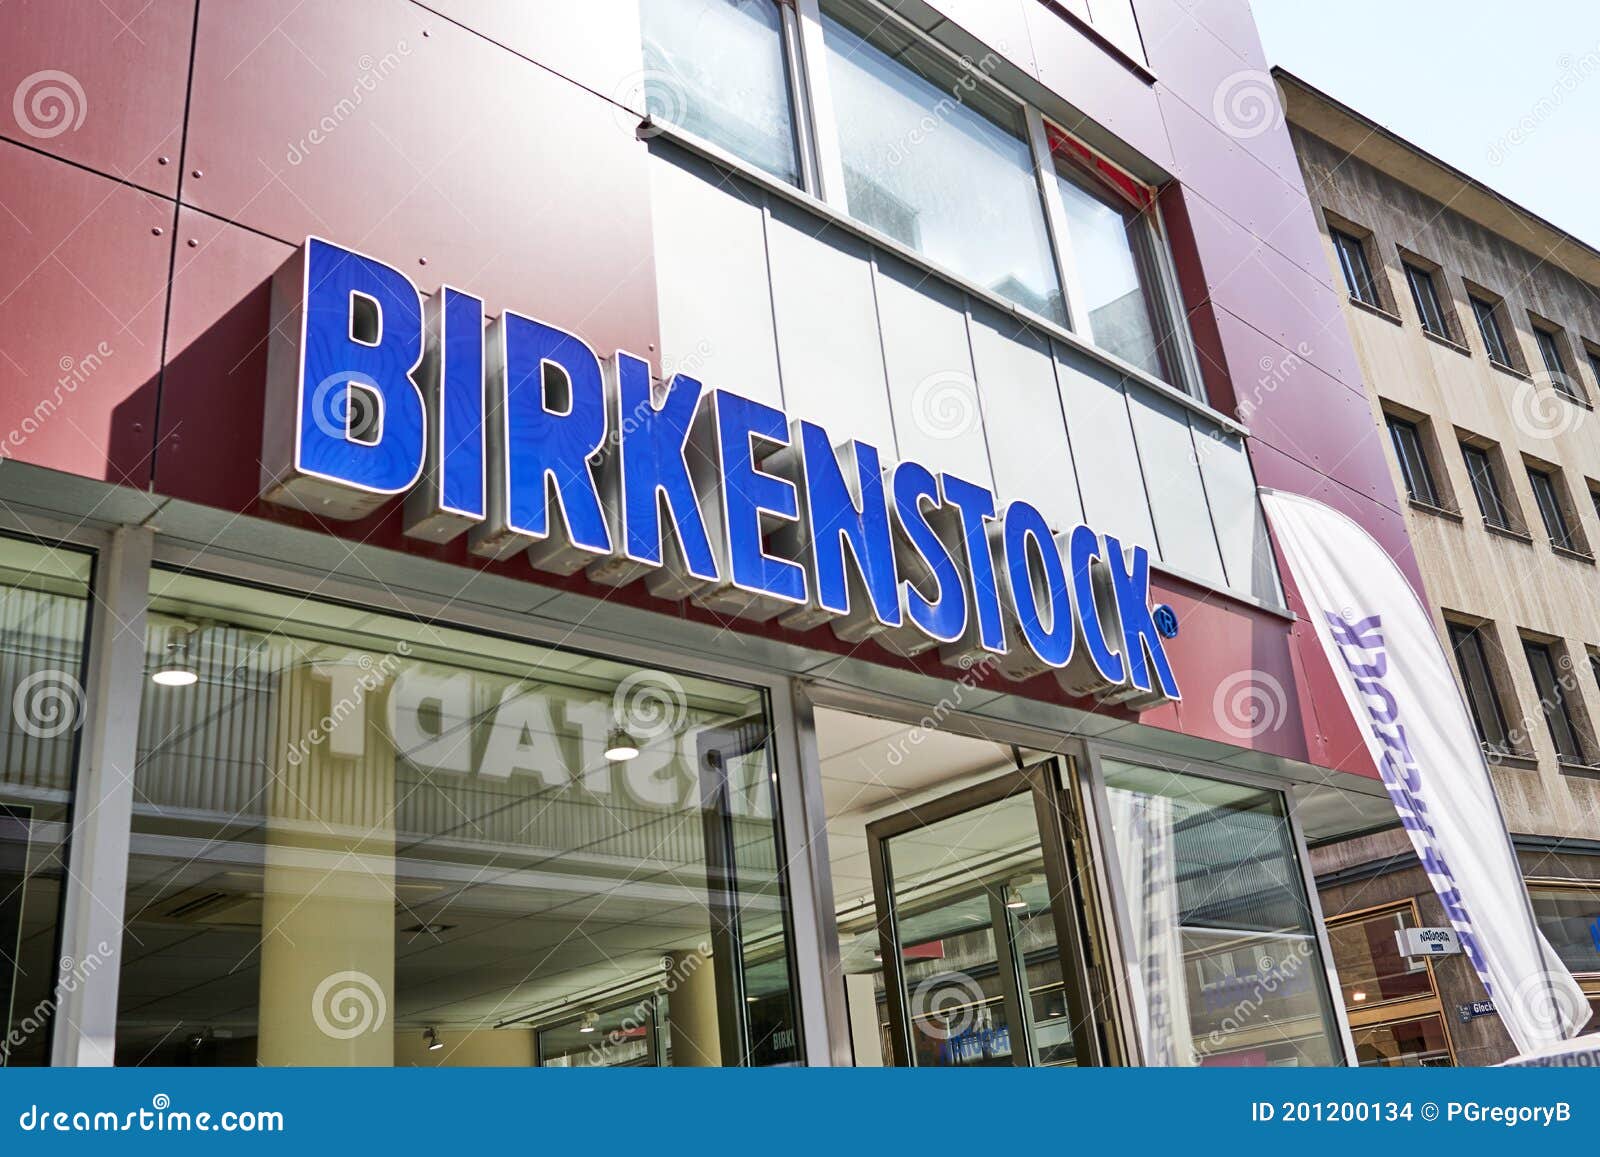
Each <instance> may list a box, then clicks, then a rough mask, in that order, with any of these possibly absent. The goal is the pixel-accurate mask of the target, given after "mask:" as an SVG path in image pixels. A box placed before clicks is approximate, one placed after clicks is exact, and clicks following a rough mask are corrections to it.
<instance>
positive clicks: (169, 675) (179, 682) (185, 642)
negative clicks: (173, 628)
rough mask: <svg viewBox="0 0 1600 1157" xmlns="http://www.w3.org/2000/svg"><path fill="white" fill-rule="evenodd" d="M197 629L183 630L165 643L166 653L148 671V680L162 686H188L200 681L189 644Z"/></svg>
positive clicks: (197, 632) (196, 633) (196, 634)
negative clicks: (153, 668) (155, 666)
mask: <svg viewBox="0 0 1600 1157" xmlns="http://www.w3.org/2000/svg"><path fill="white" fill-rule="evenodd" d="M199 633H200V632H199V631H198V630H190V631H184V632H183V633H182V634H181V635H179V636H178V637H177V638H175V639H173V640H171V641H170V642H168V643H167V653H166V656H165V658H164V659H163V660H162V662H161V665H160V666H159V667H157V668H156V669H155V670H154V671H152V672H150V681H151V682H152V683H155V684H158V685H159V686H162V687H190V686H193V685H194V684H195V683H198V682H199V681H200V673H199V672H198V671H196V670H195V667H194V659H193V658H192V657H191V656H190V654H189V645H190V642H191V641H192V640H194V639H195V638H196V637H197V636H198V635H199Z"/></svg>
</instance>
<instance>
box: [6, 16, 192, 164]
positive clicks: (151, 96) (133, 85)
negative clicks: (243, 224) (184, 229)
mask: <svg viewBox="0 0 1600 1157" xmlns="http://www.w3.org/2000/svg"><path fill="white" fill-rule="evenodd" d="M194 8H195V0H95V2H93V3H86V2H80V3H65V4H64V3H62V2H61V0H11V3H8V4H6V5H5V7H4V12H3V15H0V22H3V23H4V26H5V31H4V34H3V35H0V94H3V95H4V97H5V99H4V100H3V101H0V135H3V136H5V137H7V138H9V139H11V140H14V141H17V142H18V143H20V144H25V145H28V146H30V147H32V148H36V149H42V150H44V151H45V152H48V153H53V154H55V155H56V156H60V157H65V158H67V159H68V160H71V161H76V162H77V163H78V164H81V165H87V166H88V167H89V168H91V169H94V170H96V171H97V172H101V173H105V174H107V175H108V176H113V177H118V178H120V179H122V180H125V181H132V182H133V183H134V184H136V185H141V186H143V187H144V188H146V189H151V190H154V191H155V192H158V193H165V194H166V195H168V196H172V195H174V194H176V192H177V189H178V160H179V156H178V154H179V149H180V147H181V145H182V141H183V101H184V90H185V88H186V86H187V85H188V82H189V41H190V38H191V35H192V33H193V30H194ZM19 114H20V115H19ZM163 158H165V159H166V163H165V164H163V163H162V159H163Z"/></svg>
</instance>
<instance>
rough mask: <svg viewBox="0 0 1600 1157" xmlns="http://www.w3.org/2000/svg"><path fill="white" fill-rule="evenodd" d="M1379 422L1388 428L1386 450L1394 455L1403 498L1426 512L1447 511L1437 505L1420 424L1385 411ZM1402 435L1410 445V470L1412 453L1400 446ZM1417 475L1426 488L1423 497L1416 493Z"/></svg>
mask: <svg viewBox="0 0 1600 1157" xmlns="http://www.w3.org/2000/svg"><path fill="white" fill-rule="evenodd" d="M1383 421H1384V425H1385V426H1387V427H1388V431H1389V446H1390V449H1391V450H1393V451H1394V457H1395V463H1396V464H1397V465H1398V466H1399V469H1400V481H1401V483H1402V484H1403V485H1404V486H1405V489H1406V498H1407V499H1409V500H1410V501H1412V502H1415V503H1419V504H1420V505H1422V506H1425V507H1427V508H1429V509H1430V510H1446V509H1448V507H1446V506H1445V505H1444V504H1443V502H1442V501H1441V496H1440V491H1439V486H1438V483H1437V481H1436V480H1435V478H1434V471H1433V464H1432V463H1431V462H1430V461H1429V458H1428V447H1427V440H1426V434H1425V433H1424V431H1423V423H1422V422H1419V421H1417V420H1415V419H1413V418H1408V417H1406V416H1405V415H1403V414H1396V413H1392V412H1390V411H1388V410H1385V411H1384V414H1383ZM1402 433H1405V434H1408V435H1409V436H1410V438H1411V440H1412V442H1413V444H1414V457H1415V464H1414V467H1413V465H1412V464H1411V462H1410V459H1411V458H1412V457H1413V453H1412V452H1411V451H1408V450H1407V449H1406V448H1405V447H1403V446H1402V445H1401V434H1402ZM1419 473H1420V476H1421V479H1422V481H1423V482H1424V483H1425V484H1426V485H1427V495H1426V496H1424V495H1422V494H1419V493H1418V492H1417V485H1416V481H1417V479H1416V475H1417V474H1419Z"/></svg>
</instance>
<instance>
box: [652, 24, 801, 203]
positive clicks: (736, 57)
mask: <svg viewBox="0 0 1600 1157" xmlns="http://www.w3.org/2000/svg"><path fill="white" fill-rule="evenodd" d="M639 20H640V29H641V32H642V35H643V40H644V64H645V71H644V77H645V94H644V95H645V108H646V110H647V111H648V112H649V113H650V115H651V116H652V117H654V118H655V119H657V120H661V121H666V122H668V123H671V124H675V125H678V126H680V127H682V128H684V129H687V130H688V131H690V132H692V133H694V134H695V135H696V136H699V137H703V138H704V139H706V140H708V141H710V142H711V143H712V144H715V145H718V146H720V147H722V148H724V149H727V150H728V152H730V153H732V154H733V155H734V156H736V157H739V158H740V159H742V160H746V161H749V162H750V163H751V164H753V165H756V166H757V167H759V168H762V169H765V170H766V171H767V172H769V173H771V174H772V175H773V176H775V177H779V178H781V179H782V180H785V181H788V182H790V183H791V184H798V183H799V179H800V177H799V161H798V156H797V153H796V149H795V133H794V117H793V115H792V113H791V111H790V97H789V77H788V70H787V67H786V66H785V64H784V44H783V28H782V19H781V16H780V13H779V9H778V5H777V4H776V3H774V2H773V0H650V2H649V3H646V4H641V5H640V6H639Z"/></svg>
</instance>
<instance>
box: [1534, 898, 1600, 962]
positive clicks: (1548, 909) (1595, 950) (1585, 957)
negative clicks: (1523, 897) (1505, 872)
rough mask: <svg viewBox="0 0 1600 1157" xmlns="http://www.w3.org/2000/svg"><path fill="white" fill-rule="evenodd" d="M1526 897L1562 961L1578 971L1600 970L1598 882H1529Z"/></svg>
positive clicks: (1541, 928) (1546, 937)
mask: <svg viewBox="0 0 1600 1157" xmlns="http://www.w3.org/2000/svg"><path fill="white" fill-rule="evenodd" d="M1528 898H1529V899H1530V900H1532V901H1533V915H1534V918H1535V919H1536V920H1538V922H1539V931H1541V932H1543V933H1544V935H1545V939H1547V940H1549V941H1550V947H1552V948H1554V949H1555V950H1556V955H1558V956H1560V957H1561V963H1563V964H1565V965H1566V966H1567V967H1568V968H1569V969H1571V970H1572V971H1573V972H1576V973H1578V974H1580V975H1583V974H1588V975H1590V976H1593V975H1595V974H1596V973H1600V938H1597V934H1596V932H1595V927H1594V926H1595V921H1596V920H1597V919H1600V884H1595V883H1585V884H1578V885H1573V886H1569V887H1563V886H1560V885H1555V884H1549V885H1539V884H1529V885H1528Z"/></svg>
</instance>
